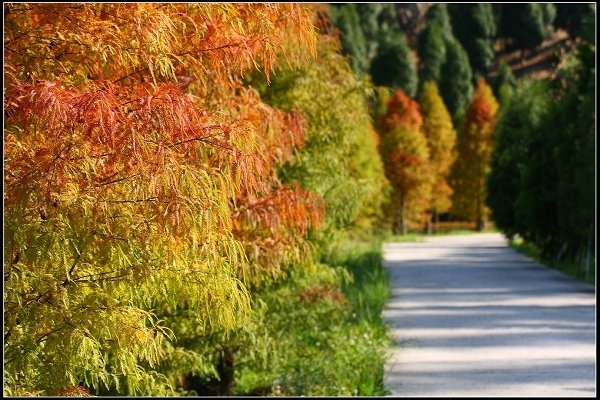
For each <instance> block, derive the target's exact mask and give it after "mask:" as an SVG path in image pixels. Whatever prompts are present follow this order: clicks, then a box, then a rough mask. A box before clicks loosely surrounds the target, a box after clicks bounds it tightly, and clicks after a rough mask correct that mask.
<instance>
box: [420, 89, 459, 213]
mask: <svg viewBox="0 0 600 400" xmlns="http://www.w3.org/2000/svg"><path fill="white" fill-rule="evenodd" d="M419 102H420V106H421V113H422V114H423V121H424V123H423V132H424V133H425V136H426V138H427V145H428V147H429V162H430V165H431V169H432V173H433V175H434V177H433V179H434V180H433V186H432V189H431V211H432V215H433V219H434V222H436V223H437V217H438V215H439V213H443V212H446V211H448V210H449V209H450V206H451V205H452V203H451V199H450V196H451V194H452V188H451V187H450V186H449V184H448V182H447V179H448V175H449V173H450V167H451V166H452V163H453V162H454V160H455V158H456V152H455V143H456V131H455V130H454V127H453V125H452V117H451V116H450V113H448V110H447V109H446V106H445V105H444V101H443V100H442V97H441V96H440V93H439V91H438V88H437V86H436V84H435V82H426V83H425V85H424V86H423V90H422V92H421V95H420V98H419Z"/></svg>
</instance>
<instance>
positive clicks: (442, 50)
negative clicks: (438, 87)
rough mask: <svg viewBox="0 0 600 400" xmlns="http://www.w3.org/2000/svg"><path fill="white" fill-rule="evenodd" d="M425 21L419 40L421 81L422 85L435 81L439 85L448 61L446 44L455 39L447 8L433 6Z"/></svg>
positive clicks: (444, 6)
mask: <svg viewBox="0 0 600 400" xmlns="http://www.w3.org/2000/svg"><path fill="white" fill-rule="evenodd" d="M425 21H426V22H425V27H424V29H423V30H421V32H420V33H419V36H418V40H417V54H418V56H419V79H420V82H421V83H424V82H426V81H430V80H433V81H435V82H436V83H438V84H439V81H440V76H441V69H442V65H443V64H444V62H445V61H446V42H448V41H449V40H452V38H453V35H452V26H451V25H450V16H449V15H448V9H447V6H446V5H445V4H434V5H433V6H431V7H430V8H429V10H428V11H427V14H426V16H425Z"/></svg>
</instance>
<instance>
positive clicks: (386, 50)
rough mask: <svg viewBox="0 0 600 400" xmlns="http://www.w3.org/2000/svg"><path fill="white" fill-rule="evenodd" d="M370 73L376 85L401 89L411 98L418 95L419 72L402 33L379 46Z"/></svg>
mask: <svg viewBox="0 0 600 400" xmlns="http://www.w3.org/2000/svg"><path fill="white" fill-rule="evenodd" d="M369 72H370V74H371V77H372V78H373V82H374V83H375V84H376V85H379V86H388V87H391V88H394V89H401V90H403V91H405V92H406V93H408V94H409V95H410V96H414V95H415V94H416V91H417V84H418V77H417V70H416V67H415V64H414V61H413V59H412V54H411V51H410V48H409V47H408V44H407V42H406V36H405V35H404V34H402V33H396V34H392V35H391V36H390V37H389V38H387V39H386V40H385V41H384V42H383V43H382V44H381V45H380V46H379V50H378V51H377V55H376V56H375V58H374V59H373V61H372V63H371V67H370V69H369Z"/></svg>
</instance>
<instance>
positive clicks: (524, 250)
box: [509, 237, 596, 286]
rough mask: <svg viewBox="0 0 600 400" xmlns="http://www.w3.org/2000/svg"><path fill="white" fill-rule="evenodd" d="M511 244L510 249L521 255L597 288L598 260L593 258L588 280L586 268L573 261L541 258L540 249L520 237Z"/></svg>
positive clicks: (511, 241)
mask: <svg viewBox="0 0 600 400" xmlns="http://www.w3.org/2000/svg"><path fill="white" fill-rule="evenodd" d="M509 244H510V247H512V248H513V249H515V250H517V251H518V252H519V253H521V254H524V255H526V256H527V257H529V258H531V259H533V260H535V261H537V262H539V263H540V264H543V265H545V266H546V267H549V268H554V269H557V270H559V271H561V272H562V273H564V274H565V275H569V276H572V277H574V278H576V279H578V280H580V281H583V282H587V283H591V284H592V285H594V286H596V259H595V257H593V256H592V258H591V260H590V276H589V277H588V279H587V280H586V279H585V266H583V265H580V264H579V265H578V264H577V263H576V262H574V261H573V260H562V261H560V262H556V261H555V260H548V259H544V258H542V257H541V255H540V251H539V249H538V248H537V247H536V246H535V245H534V244H532V243H529V242H526V241H524V240H523V239H522V238H520V237H515V238H513V239H512V240H510V242H509Z"/></svg>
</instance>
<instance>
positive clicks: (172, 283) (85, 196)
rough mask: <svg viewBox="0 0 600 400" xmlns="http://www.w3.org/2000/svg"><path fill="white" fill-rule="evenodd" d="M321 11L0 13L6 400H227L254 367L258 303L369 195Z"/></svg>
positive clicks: (373, 153) (371, 154)
mask: <svg viewBox="0 0 600 400" xmlns="http://www.w3.org/2000/svg"><path fill="white" fill-rule="evenodd" d="M318 9H319V7H318V6H310V7H309V6H304V5H298V4H275V5H273V4H221V5H215V4H202V3H199V4H183V3H181V4H150V3H148V4H51V3H49V4H7V5H5V6H4V15H5V39H4V48H5V53H6V57H5V74H4V78H5V103H4V108H5V119H6V121H5V134H4V138H5V146H4V151H5V153H4V154H5V156H4V162H5V164H4V165H5V171H6V173H5V177H4V184H5V198H4V199H5V200H4V201H5V203H4V205H5V214H4V221H5V225H4V229H5V236H4V254H5V258H4V281H5V291H4V305H5V313H4V354H5V363H4V380H5V388H4V393H5V394H8V395H32V394H43V395H56V394H78V393H85V392H86V391H92V392H94V393H98V394H144V395H159V394H162V395H164V394H173V393H174V392H173V390H174V389H175V388H177V387H180V388H184V389H190V388H195V389H197V390H202V389H203V388H204V389H206V387H207V385H216V386H218V388H217V389H215V390H214V392H213V393H219V394H227V393H230V391H231V385H232V382H233V375H234V372H235V366H236V365H237V361H238V360H239V359H243V360H246V361H247V360H251V361H252V362H259V361H260V360H262V362H266V360H267V359H268V357H269V354H268V351H266V349H267V348H268V346H269V343H271V342H272V341H273V340H274V339H273V338H272V337H269V335H268V334H267V333H266V332H268V329H267V327H266V325H268V321H265V320H264V310H263V308H264V307H262V306H261V304H260V303H259V304H256V303H255V302H254V300H255V293H257V292H258V291H263V292H264V291H265V290H267V291H268V290H269V288H270V287H271V286H273V284H274V283H276V282H281V281H283V280H286V279H288V280H289V279H292V278H290V277H291V276H292V275H293V274H292V272H293V271H297V270H303V269H310V268H315V265H317V264H318V262H319V260H324V259H325V256H326V255H327V253H328V251H330V248H331V245H332V241H331V240H330V238H331V237H336V235H338V236H339V235H340V232H342V231H344V230H347V229H357V230H358V229H368V228H369V227H370V226H371V225H372V223H373V220H374V219H376V218H377V217H378V213H379V209H380V203H381V202H382V195H381V193H383V190H382V188H383V187H384V186H385V184H386V182H385V177H384V176H383V166H382V164H381V163H377V161H375V162H373V160H377V159H378V155H377V150H376V144H375V139H376V138H375V136H374V135H373V128H372V125H371V123H370V119H369V114H368V108H367V105H366V102H365V99H364V96H363V93H364V86H363V85H362V84H361V83H360V82H358V81H357V80H356V78H355V77H354V75H353V73H352V71H351V69H350V67H349V66H348V64H347V61H346V60H345V58H343V57H342V56H341V55H340V54H339V46H338V45H337V43H336V40H335V39H334V38H332V37H330V36H328V35H319V34H317V33H316V30H315V28H314V26H315V24H317V23H319V22H318V21H319V18H318V15H319V13H318ZM284 59H285V62H286V64H287V67H285V68H284V67H283V66H282V65H280V64H281V61H282V60H284ZM276 70H277V75H276V76H275V75H274V74H273V73H274V72H275V71H276ZM269 83H270V84H271V85H270V86H269ZM287 300H289V301H291V299H287ZM261 310H263V311H261ZM257 360H259V361H257ZM211 377H212V378H213V381H211V379H210V378H211ZM215 379H216V381H217V383H216V384H215V383H214V380H215ZM211 382H212V383H211Z"/></svg>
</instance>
